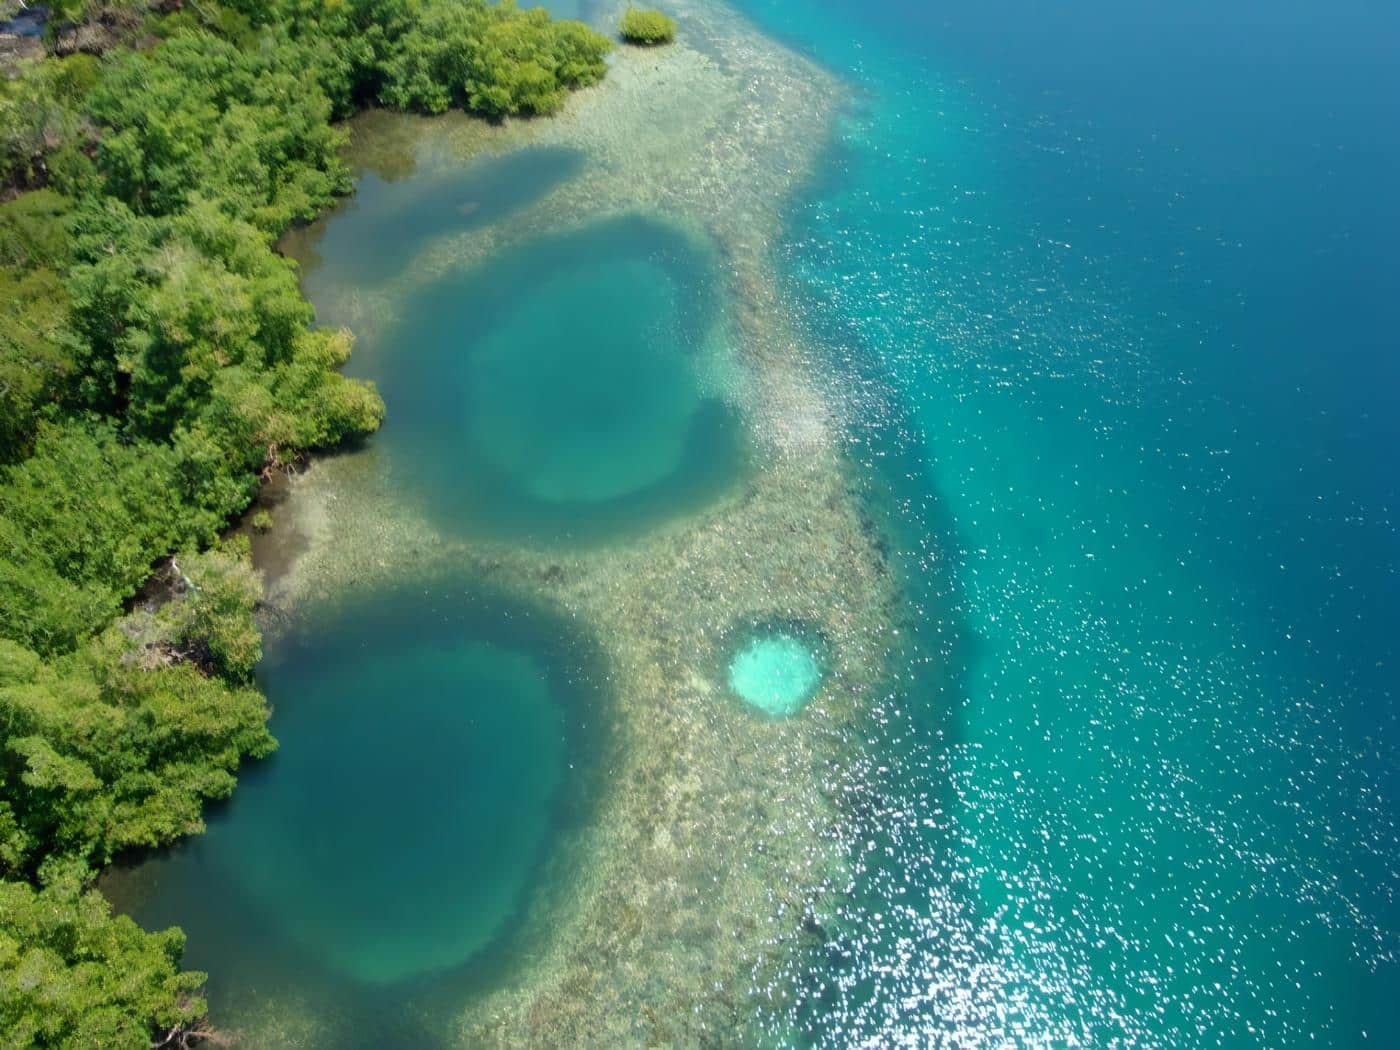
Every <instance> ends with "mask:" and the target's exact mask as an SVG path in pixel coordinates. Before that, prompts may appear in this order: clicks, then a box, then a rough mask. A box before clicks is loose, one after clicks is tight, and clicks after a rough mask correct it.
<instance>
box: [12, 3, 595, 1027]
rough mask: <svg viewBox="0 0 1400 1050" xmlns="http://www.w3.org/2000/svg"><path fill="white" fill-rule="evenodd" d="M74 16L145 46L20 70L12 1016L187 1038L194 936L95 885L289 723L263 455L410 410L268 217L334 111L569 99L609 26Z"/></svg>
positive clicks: (335, 145) (276, 464) (464, 19)
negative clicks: (326, 305)
mask: <svg viewBox="0 0 1400 1050" xmlns="http://www.w3.org/2000/svg"><path fill="white" fill-rule="evenodd" d="M117 13H119V14H120V16H121V17H120V18H117V17H115V14H117ZM55 16H56V17H57V18H59V19H61V20H62V21H63V22H64V23H65V26H66V27H67V28H65V29H64V32H69V29H70V28H71V26H72V25H74V24H76V25H79V26H81V25H84V24H87V21H92V22H93V23H94V24H96V23H97V22H100V23H101V24H102V25H105V26H108V27H109V28H111V27H115V28H114V29H113V31H112V33H111V34H108V35H107V36H103V35H102V34H89V37H90V38H91V39H92V40H98V41H103V42H104V44H105V43H109V42H111V41H110V39H109V38H114V39H120V40H121V44H120V46H116V47H113V48H112V49H110V50H107V51H106V52H105V53H103V54H101V55H100V56H99V55H92V54H83V53H79V54H71V55H59V54H57V53H55V49H54V48H53V47H52V42H53V41H54V40H57V39H58V36H57V35H55V34H51V49H50V53H49V54H46V55H45V56H44V57H41V58H39V59H37V60H24V61H22V62H21V63H20V64H19V65H18V66H17V67H16V68H14V69H12V70H11V71H10V74H11V75H10V76H8V77H7V78H6V79H5V80H4V81H3V82H2V83H0V200H3V201H4V203H3V204H0V301H3V304H4V312H5V317H6V320H5V322H4V324H3V327H0V727H3V730H4V739H3V743H0V876H3V884H2V885H0V1033H3V1036H4V1041H5V1042H6V1043H7V1045H35V1046H125V1045H133V1046H135V1045H142V1046H144V1045H149V1044H150V1042H151V1040H152V1039H153V1038H154V1040H155V1041H156V1043H157V1045H183V1044H184V1043H186V1042H188V1041H190V1039H191V1037H192V1035H193V1034H195V1033H196V1032H197V1030H198V1028H199V1025H200V1024H201V1019H202V1016H203V1014H204V1012H205V1009H204V1003H203V1001H202V999H201V998H200V996H199V994H198V991H199V988H200V985H201V984H202V977H201V976H200V975H198V974H181V973H180V972H179V969H178V964H179V957H180V953H181V947H182V938H181V937H180V935H179V934H178V932H170V931H167V932H166V933H162V934H146V933H143V932H142V931H140V930H139V929H138V928H137V927H135V925H134V924H132V923H131V922H130V921H129V920H127V919H124V918H112V917H111V916H110V914H109V910H108V908H107V906H106V903H105V902H104V901H103V900H102V899H101V897H100V896H99V895H98V894H97V893H96V892H95V891H93V890H92V889H91V888H90V887H91V881H92V878H93V877H94V875H95V873H96V871H97V870H98V869H99V868H100V867H101V866H102V865H104V864H106V863H108V862H109V861H110V860H111V859H112V858H113V857H115V856H117V855H119V854H121V853H123V852H124V851H128V850H131V849H134V848H142V847H152V846H158V845H162V844H165V843H169V842H171V841H173V840H175V839H177V838H179V837H180V836H182V835H185V834H189V833H191V832H196V831H199V830H201V828H202V821H201V817H200V810H201V807H202V804H203V802H204V800H206V799H210V798H219V797H224V796H226V795H227V794H228V793H229V792H230V791H231V790H232V788H233V784H234V779H233V774H234V772H235V770H236V769H237V766H238V764H239V762H240V761H241V759H242V758H244V757H248V756H259V755H263V754H266V753H267V752H268V751H270V750H271V749H272V747H273V746H274V743H273V741H272V738H271V736H270V735H269V734H268V732H267V729H266V726H265V721H266V716H267V709H266V704H265V702H264V700H263V698H262V697H261V695H260V694H259V693H258V692H257V691H256V689H255V688H254V687H253V686H252V684H251V671H252V667H253V665H254V663H255V662H256V661H257V659H258V656H259V651H260V643H259V639H258V635H257V631H256V628H255V627H254V624H253V619H252V613H253V608H254V605H255V603H256V601H257V600H258V589H257V582H256V579H255V577H254V576H253V574H252V572H251V569H250V568H249V565H248V557H247V550H246V547H243V546H240V545H238V544H228V543H222V544H221V543H220V542H219V540H218V537H219V535H220V533H221V532H222V531H223V530H224V529H225V527H226V526H227V524H228V523H229V522H230V521H231V520H232V518H233V517H234V516H235V515H237V514H238V513H240V512H241V511H242V510H243V509H244V508H245V507H246V506H247V505H248V503H249V502H250V500H251V499H252V498H253V496H254V494H255V492H256V490H257V485H258V480H259V477H260V476H266V475H267V474H268V473H269V472H272V471H276V470H277V469H279V468H280V467H282V466H284V465H285V464H287V463H289V462H292V461H294V460H295V459H296V458H297V457H299V456H301V455H302V454H303V453H304V452H306V451H307V450H310V449H315V448H321V447H327V446H333V445H336V444H340V443H342V442H344V441H346V440H351V439H354V438H357V437H360V436H363V435H366V434H368V433H370V432H372V431H373V430H374V429H375V428H376V427H377V426H378V424H379V422H380V419H381V418H382V415H383V411H384V407H383V404H382V402H381V400H380V398H379V396H378V394H377V393H376V391H375V390H374V389H373V387H372V386H370V385H368V384H364V383H359V382H355V381H352V380H350V379H347V378H345V377H344V376H342V375H341V374H340V373H339V372H338V371H337V369H338V366H339V365H341V364H342V363H343V362H344V361H345V359H346V357H347V355H348V354H349V352H350V341H349V337H348V335H346V334H344V333H336V332H328V331H317V330H314V329H312V327H311V323H312V313H311V309H310V307H309V306H308V304H307V303H306V302H305V301H304V300H303V299H302V298H301V295H300V292H299V289H298V286H297V278H296V272H295V268H294V267H293V266H292V264H291V263H289V262H288V261H287V260H285V259H283V258H282V257H281V256H279V255H278V254H277V253H276V252H275V251H274V249H273V243H274V240H275V238H276V237H277V236H278V235H280V234H281V233H282V232H283V231H284V230H285V229H287V228H288V227H289V226H290V225H293V224H295V223H299V222H304V221H306V220H309V219H311V218H313V217H314V216H315V215H316V214H317V213H318V212H320V211H321V210H322V209H323V208H325V207H326V206H327V205H328V204H330V203H331V202H332V201H333V200H334V199H335V198H336V197H337V196H339V195H341V194H344V193H345V192H347V191H348V190H349V188H350V180H349V176H348V172H347V170H346V168H345V166H344V164H343V163H342V161H341V159H340V152H339V151H340V147H341V146H342V144H343V136H342V134H341V132H339V131H338V130H336V129H335V127H334V126H333V123H332V122H333V121H334V120H336V119H339V118H342V117H345V116H348V115H349V114H351V113H352V112H354V111H355V110H357V109H359V108H362V107H364V106H367V105H375V104H382V105H387V106H392V107H395V108H402V109H411V110H418V111H423V112H431V113H436V112H441V111H443V110H445V109H447V108H449V107H452V106H456V107H460V108H464V109H467V110H469V111H472V112H475V113H478V114H481V115H483V116H486V117H490V118H502V117H506V116H511V115H516V114H531V115H533V114H544V113H550V112H552V111H554V110H556V109H557V108H558V107H559V106H560V104H561V103H562V101H563V99H564V97H565V96H566V94H567V92H568V91H569V90H570V89H573V88H576V87H580V86H584V85H588V84H592V83H594V82H596V81H598V80H599V79H600V78H601V77H602V76H603V74H604V71H605V65H604V62H603V56H604V55H605V53H606V52H607V50H608V48H609V47H610V44H609V41H608V40H607V39H606V38H604V37H602V36H600V35H598V34H596V33H594V32H592V31H591V30H589V29H587V28H586V27H585V26H583V25H581V24H579V23H574V22H556V21H552V20H550V18H549V17H548V15H547V14H546V13H544V12H543V11H539V10H533V11H520V10H518V9H516V8H514V7H513V6H509V5H500V6H497V5H489V4H486V3H484V2H483V0H347V2H334V3H333V2H318V0H275V2H271V3H252V2H245V0H231V2H229V3H226V4H219V3H214V2H209V3H201V4H199V5H190V6H188V7H182V6H179V5H162V6H161V7H158V8H150V9H148V8H147V7H146V6H145V5H144V4H126V5H121V4H118V5H115V6H114V5H107V6H106V7H104V8H102V10H101V11H98V10H96V9H93V10H89V9H87V8H86V6H85V5H82V4H66V5H60V7H59V8H58V9H56V10H55ZM90 16H92V17H91V18H90ZM85 20H86V21H85ZM181 552H183V553H181ZM200 552H203V553H200ZM172 555H173V557H172ZM153 566H158V567H159V573H158V574H157V575H158V579H156V580H155V581H152V580H151V577H152V572H153ZM143 585H145V586H144V587H143ZM138 588H141V589H142V590H141V594H140V595H139V600H136V601H133V598H134V597H137V592H138Z"/></svg>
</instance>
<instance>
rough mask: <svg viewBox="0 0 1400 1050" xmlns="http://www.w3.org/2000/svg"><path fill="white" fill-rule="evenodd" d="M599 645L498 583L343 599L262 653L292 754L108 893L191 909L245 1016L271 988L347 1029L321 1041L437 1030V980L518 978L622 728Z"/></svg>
mask: <svg viewBox="0 0 1400 1050" xmlns="http://www.w3.org/2000/svg"><path fill="white" fill-rule="evenodd" d="M592 661H593V657H592V656H591V655H590V649H589V646H588V645H587V643H586V642H585V641H584V640H583V639H581V638H580V637H579V636H578V634H577V628H575V627H573V626H571V625H566V624H565V623H563V622H562V621H560V620H557V619H555V618H554V617H553V616H551V615H549V614H547V613H545V612H543V611H541V610H540V609H537V608H533V607H530V606H526V605H521V604H519V603H517V602H514V601H510V600H507V599H504V598H501V597H498V596H495V595H493V594H492V593H491V591H490V589H489V588H488V587H485V586H483V584H482V583H481V582H480V581H474V580H466V581H444V580H437V581H433V582H431V583H406V584H404V585H402V586H399V587H396V588H393V589H390V590H383V591H374V592H370V593H360V594H356V595H354V596H352V597H350V598H348V599H346V600H345V601H344V602H343V603H340V604H337V605H336V606H334V607H327V608H323V609H321V610H320V611H319V612H318V613H317V614H316V615H314V616H312V617H311V618H310V619H309V620H308V622H307V623H306V624H305V625H304V627H303V628H301V629H299V630H298V631H297V632H296V633H295V634H292V635H288V636H286V637H284V638H281V639H279V640H278V641H277V642H275V643H274V644H273V645H271V646H270V648H269V652H268V654H267V657H266V658H265V660H264V662H263V664H262V665H261V666H260V672H259V675H260V679H261V681H262V684H263V686H264V688H265V689H266V691H267V694H268V697H269V699H270V701H271V703H272V705H273V707H274V717H273V720H272V728H273V731H274V732H275V733H276V735H277V737H278V740H279V742H280V744H281V748H280V750H279V751H278V753H277V754H276V755H275V756H274V757H273V758H271V759H270V760H268V761H266V762H262V763H258V764H256V765H253V766H251V767H249V768H248V769H247V770H246V771H245V772H244V773H243V775H242V776H241V778H240V783H239V789H238V793H237V798H236V801H235V802H234V803H232V804H230V805H228V806H226V807H222V808H220V809H219V810H217V811H216V812H215V814H214V815H213V817H212V819H211V820H210V822H209V823H210V827H209V831H208V833H207V834H205V835H203V836H200V837H198V838H195V839H193V840H190V841H189V842H188V843H187V844H186V845H183V846H181V847H180V848H178V849H176V850H174V851H172V852H171V853H170V854H169V855H168V856H166V857H163V858H159V859H156V860H153V861H151V862H149V863H147V864H144V865H142V866H141V867H140V868H137V869H134V870H132V871H129V872H123V873H118V874H117V875H116V876H114V877H113V878H112V879H111V880H110V882H111V885H110V886H109V889H110V890H111V892H113V894H114V896H115V897H116V899H117V900H118V901H119V902H120V903H123V904H125V905H126V906H128V907H129V908H130V909H131V911H132V913H133V914H134V915H135V916H136V918H137V919H138V920H139V921H141V922H142V923H144V924H147V925H149V926H153V927H157V928H159V927H164V926H166V925H170V924H176V923H178V924H179V925H181V926H182V927H184V929H185V930H186V932H187V934H188V935H189V950H188V952H187V955H186V963H187V964H188V965H189V966H191V967H195V968H201V969H207V970H209V971H210V972H211V974H212V977H211V980H210V985H209V994H210V1001H211V1004H212V1007H213V1010H214V1011H215V1013H216V1014H217V1015H218V1016H219V1017H220V1019H221V1020H220V1025H221V1027H223V1028H225V1029H228V1030H232V1031H234V1032H237V1031H238V1030H239V1029H240V1028H243V1027H245V1026H247V1025H250V1024H257V1025H262V1024H266V1023H267V1021H268V1018H267V1017H266V1016H265V1015H264V1014H263V1006H264V1005H265V1004H263V1002H262V998H261V997H262V996H265V995H268V994H269V993H272V994H274V995H275V996H276V997H277V998H278V999H279V1002H280V1005H279V1006H278V1009H279V1010H285V1004H286V1003H287V1002H288V1001H289V1000H290V1001H292V1002H300V1003H301V1004H303V1009H305V1010H306V1011H307V1015H306V1016H307V1019H311V1020H313V1021H314V1023H315V1024H317V1025H330V1026H331V1027H330V1029H329V1030H327V1029H325V1028H321V1029H320V1030H319V1031H318V1034H317V1036H316V1038H315V1039H314V1040H313V1042H314V1043H315V1045H325V1046H344V1045H366V1046H373V1045H384V1044H385V1043H386V1042H388V1043H389V1044H391V1045H406V1044H407V1043H408V1042H419V1043H421V1042H422V1041H423V1040H424V1039H429V1040H430V1041H437V1040H436V1039H432V1038H430V1035H429V1033H430V1032H431V1031H432V1028H431V1026H432V1025H433V1023H434V1018H435V1017H436V1016H437V1015H435V1013H434V1011H433V1008H432V1003H433V1002H434V997H435V996H436V995H437V994H438V993H439V992H441V994H442V996H443V998H444V1001H445V1004H446V1006H445V1009H448V1010H450V1009H451V1007H452V1006H454V1005H456V1004H457V1003H459V1002H460V996H461V995H462V994H464V992H463V990H464V989H467V990H470V989H471V988H473V987H476V986H484V985H485V984H486V983H489V981H490V980H492V979H493V978H494V979H499V978H500V977H501V976H502V975H504V974H507V973H508V972H509V968H510V965H511V963H512V960H513V958H514V957H515V956H516V955H517V953H518V952H519V951H521V950H522V949H523V944H524V942H523V941H522V937H523V936H524V935H523V934H522V932H521V927H520V924H521V922H522V917H523V914H524V910H525V908H526V906H527V905H529V904H531V903H532V902H535V901H537V900H539V899H540V898H542V897H545V898H547V896H548V895H549V894H550V893H552V892H555V891H557V889H558V887H554V886H550V885H547V884H544V883H543V882H542V879H543V878H544V874H543V872H544V865H545V862H546V861H547V859H548V857H549V854H550V852H551V850H552V849H557V848H558V847H559V844H560V842H561V836H563V835H566V834H567V832H568V830H569V829H570V828H574V827H577V826H579V822H580V821H581V820H582V819H584V818H585V816H586V814H587V811H588V805H589V800H590V798H591V797H592V793H593V791H594V789H595V787H596V785H595V783H594V780H593V777H592V776H591V775H590V771H591V770H592V769H593V768H594V767H593V762H594V761H595V760H596V759H597V758H598V757H599V756H600V755H601V754H602V753H603V752H604V750H605V746H606V744H605V741H604V739H603V737H602V733H603V731H604V719H605V715H606V712H605V711H604V710H603V708H602V700H601V697H600V696H599V695H598V694H597V693H596V692H595V691H594V687H593V685H592V684H591V683H593V682H595V681H596V680H597V679H596V669H595V667H594V666H593V662H592ZM279 1023H280V1022H279ZM273 1031H278V1028H277V1027H276V1025H274V1028H273ZM281 1034H282V1036H283V1037H284V1038H285V1037H286V1036H287V1034H288V1033H287V1031H286V1030H285V1029H284V1030H282V1031H281Z"/></svg>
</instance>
